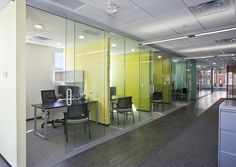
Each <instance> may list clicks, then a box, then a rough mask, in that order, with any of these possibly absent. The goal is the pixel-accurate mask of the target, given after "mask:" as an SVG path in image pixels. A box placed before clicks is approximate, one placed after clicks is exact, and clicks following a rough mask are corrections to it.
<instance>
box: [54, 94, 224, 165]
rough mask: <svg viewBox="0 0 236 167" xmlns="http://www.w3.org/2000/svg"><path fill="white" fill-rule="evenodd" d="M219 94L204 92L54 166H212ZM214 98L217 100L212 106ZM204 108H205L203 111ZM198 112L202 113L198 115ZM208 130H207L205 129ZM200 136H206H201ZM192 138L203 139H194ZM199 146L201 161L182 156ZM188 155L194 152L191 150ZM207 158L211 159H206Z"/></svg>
mask: <svg viewBox="0 0 236 167" xmlns="http://www.w3.org/2000/svg"><path fill="white" fill-rule="evenodd" d="M223 97H224V92H221V91H220V92H215V93H213V94H210V95H207V96H205V97H203V98H201V99H199V100H198V101H196V102H192V103H191V104H190V105H188V106H185V107H182V108H180V109H178V110H176V111H175V112H172V113H170V114H168V115H166V116H165V117H162V118H160V119H158V120H155V121H153V122H151V123H149V124H147V125H145V126H142V127H140V128H138V129H136V130H134V131H131V132H129V133H127V134H124V135H122V136H120V137H117V138H115V139H113V140H110V141H108V142H106V143H104V144H100V145H98V146H96V147H94V148H92V149H90V150H87V151H85V152H82V153H80V154H78V155H75V156H73V157H71V158H69V159H67V160H65V161H63V162H61V163H59V164H58V165H56V167H65V166H66V167H73V166H78V165H79V166H129V167H130V166H189V165H190V166H193V165H196V166H207V165H208V166H215V164H216V163H217V140H218V139H217V123H218V114H217V111H218V105H219V104H220V102H221V101H222V99H221V100H219V99H220V98H223ZM218 100H219V101H218ZM217 101H218V102H217ZM215 102H217V103H216V104H215V105H213V106H212V104H214V103H215ZM204 111H206V112H205V113H204ZM202 113H204V114H203V115H202V116H201V117H199V116H200V115H201V114H202ZM198 118H199V119H198ZM204 120H205V121H204ZM202 122H203V123H204V122H205V124H202ZM209 125H211V126H209ZM202 126H205V127H204V129H202V128H201V127H202ZM206 127H207V128H206ZM208 131H210V132H211V133H208ZM207 134H209V135H207ZM194 137H195V138H194ZM204 138H206V139H207V140H204ZM194 139H195V140H198V139H199V141H204V142H197V143H195V142H194ZM193 143H194V144H193ZM181 148H185V149H181ZM186 148H187V149H186ZM193 150H194V151H193ZM201 150H203V151H205V152H206V154H208V155H209V156H204V154H203V156H201V158H203V159H200V160H201V161H198V159H195V158H188V156H185V155H188V154H189V153H190V152H192V153H196V154H198V155H199V154H201V153H202V151H201ZM207 151H209V152H207ZM199 152H200V153H199ZM177 155H178V156H177ZM191 157H195V156H193V155H192V154H191ZM204 158H205V159H204ZM207 158H211V159H209V160H208V159H207ZM160 159H161V161H160ZM177 162H178V163H177ZM196 162H198V163H199V164H197V163H196ZM200 163H201V164H200Z"/></svg>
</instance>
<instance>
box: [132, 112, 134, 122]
mask: <svg viewBox="0 0 236 167" xmlns="http://www.w3.org/2000/svg"><path fill="white" fill-rule="evenodd" d="M132 115H133V124H134V112H133V111H132Z"/></svg>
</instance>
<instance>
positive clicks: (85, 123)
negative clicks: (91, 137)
mask: <svg viewBox="0 0 236 167" xmlns="http://www.w3.org/2000/svg"><path fill="white" fill-rule="evenodd" d="M84 133H86V122H85V123H84Z"/></svg>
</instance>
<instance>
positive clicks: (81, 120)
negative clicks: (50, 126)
mask: <svg viewBox="0 0 236 167" xmlns="http://www.w3.org/2000/svg"><path fill="white" fill-rule="evenodd" d="M64 124H65V126H64V133H65V137H66V142H67V143H68V125H76V124H84V132H86V124H88V128H89V139H91V129H90V121H89V111H88V108H87V104H84V103H79V104H76V103H74V104H72V105H71V106H67V112H65V113H64Z"/></svg>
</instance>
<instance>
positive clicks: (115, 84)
mask: <svg viewBox="0 0 236 167" xmlns="http://www.w3.org/2000/svg"><path fill="white" fill-rule="evenodd" d="M150 59H151V56H150V48H148V47H141V46H139V45H138V43H137V42H136V41H133V40H130V39H128V38H124V37H121V36H119V35H116V34H113V33H111V35H110V96H111V107H110V108H111V124H112V126H113V127H119V128H126V127H130V126H133V125H134V124H136V123H139V122H140V121H143V120H146V119H149V118H150V117H151V112H150V111H151V110H150V83H151V81H150V80H151V77H150V76H151V61H150ZM123 98H132V109H133V113H130V112H129V113H127V114H123V113H122V112H119V109H117V105H118V103H119V101H121V99H123ZM117 111H118V113H117Z"/></svg>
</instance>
